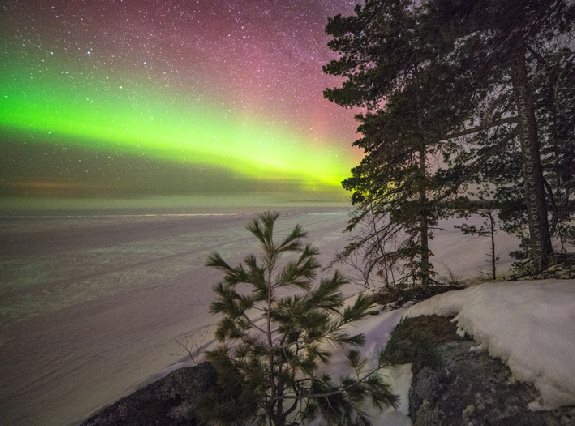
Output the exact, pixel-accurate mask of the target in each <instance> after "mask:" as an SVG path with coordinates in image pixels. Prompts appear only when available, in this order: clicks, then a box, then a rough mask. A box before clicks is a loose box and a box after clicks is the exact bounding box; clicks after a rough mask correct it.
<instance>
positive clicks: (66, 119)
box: [0, 63, 352, 188]
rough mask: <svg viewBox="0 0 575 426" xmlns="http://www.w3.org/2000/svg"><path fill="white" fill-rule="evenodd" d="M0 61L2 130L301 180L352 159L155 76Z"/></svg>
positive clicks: (325, 180)
mask: <svg viewBox="0 0 575 426" xmlns="http://www.w3.org/2000/svg"><path fill="white" fill-rule="evenodd" d="M0 68H1V69H0V133H8V132H9V133H10V134H13V133H14V132H16V133H22V134H30V133H32V134H34V135H35V138H34V139H38V140H40V141H43V142H48V143H56V144H62V145H64V144H66V145H69V144H70V143H73V144H76V145H78V146H79V147H82V148H84V149H91V150H99V151H105V152H117V153H126V154H134V155H145V156H147V157H151V158H154V159H157V160H161V161H169V162H180V163H191V164H205V165H210V166H216V167H221V168H225V169H228V170H231V171H233V172H236V173H239V174H240V175H243V176H245V177H246V178H250V179H256V180H274V179H290V180H296V181H299V182H300V183H301V184H302V188H305V187H313V186H316V185H319V186H330V187H337V186H339V185H340V182H341V180H342V179H343V178H344V177H346V176H347V175H348V174H349V170H350V168H351V167H352V159H351V158H349V155H345V154H344V151H343V150H341V149H337V148H336V147H330V146H327V145H326V144H325V143H323V144H321V145H319V144H318V145H316V144H314V143H313V142H312V141H311V138H306V137H305V136H302V135H298V134H297V133H296V132H294V131H292V130H290V129H284V128H278V127H275V126H271V125H269V124H266V123H265V122H264V121H263V120H260V119H245V118H239V117H235V116H233V115H232V114H231V113H229V112H228V111H226V110H225V109H224V108H223V107H217V106H215V105H214V104H212V105H209V104H204V103H201V104H199V102H198V101H192V100H187V99H186V98H185V96H184V95H182V94H177V95H175V94H173V93H169V92H168V91H167V89H164V88H159V87H156V86H155V85H154V84H152V83H147V84H146V85H145V86H144V85H143V84H137V83H133V81H132V83H130V82H126V81H128V80H127V79H124V80H123V82H119V80H118V78H114V79H111V78H109V77H108V79H107V78H106V77H102V76H97V77H94V75H93V73H90V74H92V75H89V74H87V73H82V72H72V71H68V72H63V71H61V70H58V71H54V70H52V71H50V72H46V71H45V72H42V73H37V72H36V73H34V74H33V75H32V74H31V73H30V72H29V71H27V68H26V67H25V66H24V65H22V64H21V63H20V65H19V66H14V64H13V65H12V66H11V65H7V64H4V65H3V66H2V67H0ZM60 137H61V141H60V139H59V138H60Z"/></svg>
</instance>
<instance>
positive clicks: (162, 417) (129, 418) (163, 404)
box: [82, 362, 217, 426]
mask: <svg viewBox="0 0 575 426" xmlns="http://www.w3.org/2000/svg"><path fill="white" fill-rule="evenodd" d="M216 382H217V373H216V370H215V368H214V367H213V366H212V365H211V364H209V363H207V362H205V363H202V364H199V365H197V366H195V367H185V368H180V369H178V370H176V371H174V372H172V373H170V374H168V375H167V376H166V377H164V378H162V379H160V380H158V381H156V382H154V383H151V384H149V385H148V386H146V387H144V388H142V389H139V390H138V391H136V392H134V393H133V394H131V395H129V396H127V397H125V398H122V399H120V400H119V401H117V402H115V403H114V404H112V405H109V406H107V407H104V408H103V409H102V410H100V411H99V412H98V413H96V414H95V415H93V416H92V417H90V418H89V419H88V420H86V421H85V422H84V423H82V424H83V425H85V426H96V425H123V426H131V425H133V426H136V425H139V426H145V425H191V426H193V425H196V424H198V419H197V418H196V415H195V405H196V403H197V400H198V397H199V396H200V395H202V394H203V393H205V392H207V391H209V390H211V389H213V388H214V386H215V384H216Z"/></svg>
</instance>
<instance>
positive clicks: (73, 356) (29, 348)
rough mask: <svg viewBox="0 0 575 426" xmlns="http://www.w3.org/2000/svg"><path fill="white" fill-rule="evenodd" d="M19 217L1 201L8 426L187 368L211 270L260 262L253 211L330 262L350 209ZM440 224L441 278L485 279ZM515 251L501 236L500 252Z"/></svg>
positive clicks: (165, 204) (258, 204) (64, 419)
mask: <svg viewBox="0 0 575 426" xmlns="http://www.w3.org/2000/svg"><path fill="white" fill-rule="evenodd" d="M38 203H40V204H38ZM10 207H11V206H10V203H9V202H6V201H5V202H3V203H0V215H1V217H0V377H2V381H1V383H0V420H1V423H2V424H18V425H20V424H21V425H27V424H70V423H76V422H78V421H79V420H81V419H83V418H85V417H86V416H87V415H89V414H90V413H92V412H93V411H94V410H97V409H98V408H100V407H102V406H103V405H105V404H107V403H110V402H113V401H114V400H115V399H117V398H119V397H121V396H124V395H125V394H127V393H129V392H130V391H132V390H134V389H135V388H137V387H138V386H139V385H141V384H142V383H145V382H147V381H149V380H150V379H151V378H153V377H154V376H155V375H157V374H159V373H161V372H162V371H165V370H166V369H167V368H169V367H170V366H173V365H174V364H175V363H177V362H179V361H180V360H182V359H183V357H184V356H185V351H184V350H183V349H182V348H181V347H180V346H179V345H178V343H177V340H179V341H187V342H192V341H195V342H196V344H197V345H199V344H201V343H202V342H207V341H209V340H210V339H211V331H210V330H211V326H212V324H213V322H214V319H213V318H212V317H210V315H209V314H208V306H209V303H210V302H211V301H212V299H213V295H212V291H211V287H212V285H213V284H214V283H215V282H216V281H217V279H218V275H217V274H216V273H214V272H213V271H211V270H209V269H208V268H206V267H205V266H204V262H205V260H206V258H207V256H208V254H209V253H211V252H212V251H218V252H220V253H221V254H222V255H223V256H224V258H226V259H230V260H231V261H237V260H239V259H240V258H241V257H242V256H244V255H246V254H248V253H250V252H252V251H253V249H254V247H255V244H254V243H253V241H252V240H251V238H250V235H249V233H248V232H247V231H246V230H245V225H246V223H247V222H248V221H249V220H250V219H252V218H253V217H254V215H255V213H257V212H261V211H264V210H266V209H273V210H277V211H279V212H280V213H281V217H280V221H279V222H278V230H279V231H280V233H281V232H282V231H287V230H288V229H291V228H292V227H293V226H294V225H295V224H297V223H299V224H301V225H302V226H303V227H304V229H305V230H307V231H308V232H309V236H310V238H311V240H312V241H313V242H314V244H315V245H316V246H317V247H318V248H319V249H320V252H321V260H322V262H324V263H325V264H326V263H328V262H329V260H331V258H332V256H333V255H334V254H335V253H336V251H337V250H339V249H340V248H342V247H343V246H344V245H345V240H346V236H345V234H343V233H342V230H343V229H344V228H345V224H346V222H347V218H348V217H347V214H348V210H349V208H348V206H347V205H345V204H343V203H327V202H311V201H302V200H292V201H290V202H283V203H278V202H277V201H274V200H272V199H266V198H255V199H251V198H250V199H249V200H246V199H245V198H244V199H241V198H234V197H230V198H229V199H226V200H222V199H208V198H206V199H203V198H201V197H196V199H194V200H187V201H186V200H184V199H179V200H176V201H174V200H167V199H155V200H151V201H150V200H130V201H124V202H120V201H113V202H106V204H105V206H103V205H102V204H101V202H96V201H88V202H86V201H84V202H82V201H77V200H76V201H65V200H63V201H62V202H61V203H56V205H54V203H53V201H52V202H49V201H46V202H45V204H42V202H35V204H34V203H32V204H26V203H24V204H21V205H19V206H18V209H10ZM441 227H442V228H443V230H440V231H438V232H437V235H436V239H435V241H434V246H433V249H434V252H435V254H436V259H434V260H435V261H436V263H437V265H438V270H439V272H440V273H443V274H445V273H446V270H447V269H446V268H449V269H450V270H451V271H452V273H453V274H455V275H456V276H458V277H460V278H464V277H468V276H475V275H478V274H479V271H480V270H482V269H483V270H484V269H486V268H485V259H484V257H483V253H486V251H487V247H488V244H489V242H488V239H486V238H478V237H469V236H462V235H461V234H460V233H459V231H458V230H455V229H454V228H453V224H452V223H445V224H441ZM513 245H514V241H513V240H512V239H510V238H507V237H504V236H499V241H498V247H499V249H500V250H501V252H502V253H506V252H507V251H509V250H508V249H509V248H511V247H512V246H513ZM503 263H508V258H506V257H504V258H503Z"/></svg>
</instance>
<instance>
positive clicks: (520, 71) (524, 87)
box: [511, 45, 553, 272]
mask: <svg viewBox="0 0 575 426" xmlns="http://www.w3.org/2000/svg"><path fill="white" fill-rule="evenodd" d="M511 78H512V83H513V92H514V95H515V102H516V104H517V115H518V118H519V122H518V126H519V141H520V143H521V154H522V158H523V180H524V185H525V201H526V203H527V217H528V222H529V236H530V240H531V257H532V260H533V267H534V269H535V271H536V272H540V271H542V270H543V269H545V268H547V267H548V266H549V261H550V257H551V255H552V254H553V248H552V246H551V238H550V235H549V220H548V217H547V203H546V200H545V188H544V183H543V182H544V181H543V169H542V167H541V153H540V145H539V139H538V135H537V122H536V120H535V110H534V105H533V98H532V95H531V88H530V86H529V79H528V76H527V66H526V64H525V47H524V46H521V45H520V46H518V47H517V51H516V54H515V58H514V59H513V61H512V65H511Z"/></svg>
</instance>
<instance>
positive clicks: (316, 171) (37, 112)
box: [0, 0, 358, 193]
mask: <svg viewBox="0 0 575 426" xmlns="http://www.w3.org/2000/svg"><path fill="white" fill-rule="evenodd" d="M353 4H354V2H351V3H350V2H349V1H341V0H340V1H336V0H331V1H327V0H304V1H295V0H294V1H275V0H270V1H265V0H261V1H248V0H241V1H223V0H219V1H209V0H197V1H185V0H171V1H159V0H146V1H137V0H133V1H128V0H125V1H114V0H107V1H74V2H69V1H52V0H49V1H25V0H21V1H19V0H17V1H14V0H12V1H7V2H3V3H2V5H1V6H0V7H1V9H0V13H1V14H2V17H1V21H0V22H1V25H0V26H1V29H0V35H1V44H0V111H1V112H0V144H1V145H2V147H3V151H4V155H3V160H2V164H0V166H2V170H3V171H2V172H0V173H1V174H0V179H1V180H0V184H1V187H2V188H3V190H4V191H6V190H8V191H12V192H16V193H17V192H18V190H19V189H21V188H31V187H35V188H43V187H46V188H48V187H49V188H52V189H54V188H58V187H59V186H61V188H70V187H74V186H78V187H79V188H81V189H80V191H82V188H83V190H86V191H87V190H89V188H92V189H93V188H100V189H101V188H107V189H110V190H111V191H112V192H114V190H116V189H117V190H121V191H131V190H138V191H145V190H146V185H147V184H146V182H149V183H153V185H152V186H153V187H154V191H156V192H166V193H169V192H173V191H179V192H186V191H191V192H193V191H198V190H201V187H202V186H205V187H206V188H208V189H209V190H215V191H225V190H232V191H233V190H236V189H237V188H246V187H247V188H252V189H254V188H255V189H256V190H257V188H263V187H270V188H274V185H275V184H276V183H281V184H285V183H286V182H289V183H290V185H289V186H290V189H298V190H301V189H313V190H320V191H321V190H329V189H330V188H331V189H332V190H333V189H336V188H338V186H339V182H340V181H341V180H342V179H343V178H344V177H346V176H347V175H348V174H349V170H350V168H351V167H352V166H353V165H354V163H355V162H356V161H357V159H358V153H357V152H354V151H353V150H352V149H351V148H350V146H351V143H350V142H352V141H353V140H354V138H355V135H354V132H353V129H354V123H353V114H352V113H351V112H350V111H343V110H340V109H339V108H337V107H335V106H333V105H331V104H330V103H329V102H328V101H326V100H324V99H323V98H322V94H321V91H322V89H323V88H325V87H327V86H329V85H332V84H333V80H330V78H328V77H327V76H324V75H323V74H322V73H321V65H322V64H323V63H325V62H327V60H328V59H329V52H328V50H327V48H326V47H325V41H326V38H325V35H324V34H323V28H324V25H325V21H326V19H327V17H328V16H331V15H334V14H337V13H339V12H342V13H346V12H349V11H350V10H351V7H352V6H353ZM182 180H185V181H189V185H186V183H185V182H181V181H182ZM175 181H178V182H175ZM210 182H211V184H210ZM238 182H243V184H240V185H238ZM250 182H251V183H252V184H250ZM138 184H139V185H138ZM34 185H35V186H34ZM43 185H44V186H43ZM150 185H151V184H150ZM150 185H148V186H150ZM266 185H267V186H266Z"/></svg>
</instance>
